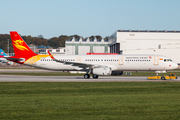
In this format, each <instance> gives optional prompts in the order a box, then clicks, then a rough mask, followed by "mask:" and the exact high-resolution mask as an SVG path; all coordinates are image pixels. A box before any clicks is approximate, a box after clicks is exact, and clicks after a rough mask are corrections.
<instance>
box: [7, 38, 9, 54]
mask: <svg viewBox="0 0 180 120" xmlns="http://www.w3.org/2000/svg"><path fill="white" fill-rule="evenodd" d="M7 40H8V46H7V48H8V56H9V39H7Z"/></svg>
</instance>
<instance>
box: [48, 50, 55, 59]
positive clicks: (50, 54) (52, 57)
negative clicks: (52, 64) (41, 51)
mask: <svg viewBox="0 0 180 120" xmlns="http://www.w3.org/2000/svg"><path fill="white" fill-rule="evenodd" d="M47 51H48V53H49V55H50V57H51V58H52V59H53V60H55V58H54V57H53V55H52V54H51V53H50V52H49V50H47Z"/></svg>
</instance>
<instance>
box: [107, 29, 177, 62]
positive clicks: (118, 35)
mask: <svg viewBox="0 0 180 120" xmlns="http://www.w3.org/2000/svg"><path fill="white" fill-rule="evenodd" d="M109 47H110V53H119V54H157V55H164V56H167V57H169V58H171V59H172V60H173V61H175V62H177V63H179V64H180V55H179V53H180V31H166V30H163V31H162V30H117V31H116V32H115V33H113V34H112V35H111V36H110V37H109Z"/></svg>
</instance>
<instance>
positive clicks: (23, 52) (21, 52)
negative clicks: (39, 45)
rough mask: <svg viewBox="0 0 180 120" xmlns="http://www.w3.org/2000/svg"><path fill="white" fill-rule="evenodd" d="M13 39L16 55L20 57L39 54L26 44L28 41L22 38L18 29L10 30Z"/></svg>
mask: <svg viewBox="0 0 180 120" xmlns="http://www.w3.org/2000/svg"><path fill="white" fill-rule="evenodd" d="M10 35H11V41H12V44H13V48H14V53H15V56H18V57H23V58H24V57H25V58H26V57H27V56H28V57H32V56H34V55H37V54H36V53H34V52H33V51H32V50H31V49H30V48H29V47H28V45H27V44H26V42H25V41H24V40H23V39H22V38H21V36H20V35H19V34H18V33H17V32H16V31H10Z"/></svg>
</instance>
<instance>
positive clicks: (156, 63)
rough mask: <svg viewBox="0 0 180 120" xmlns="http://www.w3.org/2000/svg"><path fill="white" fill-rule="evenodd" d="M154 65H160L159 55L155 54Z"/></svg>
mask: <svg viewBox="0 0 180 120" xmlns="http://www.w3.org/2000/svg"><path fill="white" fill-rule="evenodd" d="M154 65H159V56H154Z"/></svg>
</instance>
